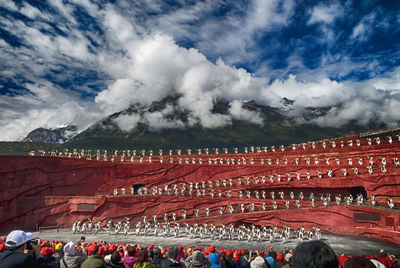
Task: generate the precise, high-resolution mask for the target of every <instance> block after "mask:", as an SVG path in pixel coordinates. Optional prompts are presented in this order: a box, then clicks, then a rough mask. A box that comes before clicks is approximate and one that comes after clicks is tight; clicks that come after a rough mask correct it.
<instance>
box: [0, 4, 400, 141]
mask: <svg viewBox="0 0 400 268" xmlns="http://www.w3.org/2000/svg"><path fill="white" fill-rule="evenodd" d="M399 10H400V8H399V7H398V6H396V5H395V4H393V5H392V6H385V5H384V4H381V5H380V4H378V3H375V2H374V1H371V2H370V3H369V4H367V3H363V4H359V5H357V4H355V3H352V2H351V1H346V2H342V1H333V2H332V3H331V4H329V5H323V4H321V3H320V2H316V3H314V4H313V3H309V4H307V5H304V4H300V3H299V2H297V1H277V0H274V1H221V2H216V1H179V2H176V3H175V4H174V5H166V4H165V2H164V1H156V0H154V1H147V2H145V3H142V4H140V5H139V4H135V3H132V2H130V1H116V2H115V3H113V4H111V3H104V2H103V1H90V0H85V1H83V0H74V1H61V0H54V1H48V2H39V3H38V2H32V3H31V2H30V1H27V2H12V1H6V2H1V3H0V19H1V20H0V30H1V32H2V35H1V36H2V37H1V39H0V51H1V53H0V66H1V68H0V70H1V71H0V81H1V83H0V91H1V95H0V128H1V130H2V131H1V133H0V140H19V139H22V138H23V137H24V136H25V135H26V134H27V133H28V132H30V131H32V130H34V129H36V128H38V127H45V128H57V127H61V126H66V125H68V124H74V125H77V126H78V128H79V129H80V130H83V129H85V128H87V127H88V126H90V125H91V124H93V123H95V122H96V121H97V120H100V119H102V118H104V117H105V116H108V115H110V114H112V113H115V112H119V111H122V110H124V109H126V108H128V107H130V106H131V105H135V104H139V105H142V106H146V105H150V104H151V103H153V102H154V101H160V100H162V99H163V98H165V97H167V96H179V100H178V105H179V109H181V110H182V111H186V112H187V113H188V114H189V120H188V122H187V123H183V122H182V121H180V120H179V119H177V120H171V119H169V118H168V116H167V115H168V114H170V113H173V112H174V111H173V108H172V107H170V106H167V108H166V109H165V111H162V112H160V111H157V112H150V111H148V112H146V113H145V118H146V120H147V122H149V124H150V127H152V128H154V129H159V128H184V127H186V126H190V125H195V124H200V125H202V126H203V127H206V128H215V127H219V126H224V125H226V124H230V123H231V122H232V120H245V121H249V122H252V123H254V124H258V125H262V124H263V120H268V118H262V117H261V116H260V114H259V113H257V111H250V110H247V109H243V107H242V105H243V103H244V102H246V101H249V100H254V101H256V102H257V103H259V104H262V105H268V106H271V107H280V106H281V102H280V101H281V99H282V98H288V99H290V100H294V103H293V107H292V110H291V111H290V112H289V115H290V116H293V117H295V118H298V119H299V122H310V123H316V124H318V125H321V126H341V125H343V124H345V123H346V122H349V121H355V122H357V123H359V124H366V123H368V121H369V120H379V121H383V122H386V123H387V124H395V123H397V122H399V119H400V109H398V107H400V67H399V66H400V53H399V52H400V49H399V46H400V42H398V41H400V30H399V29H400V27H399V26H400V25H399V24H400V16H399V15H398V14H399ZM389 33H390V36H389V35H388V34H389ZM396 41H397V42H396ZM220 99H223V100H227V101H228V102H230V108H229V109H228V112H227V113H226V114H219V113H214V112H213V108H214V104H215V103H216V101H218V100H220ZM318 107H327V108H328V109H329V110H328V112H327V114H326V115H324V116H320V117H318V118H316V119H312V120H311V121H307V120H306V119H304V118H303V113H304V111H305V109H306V108H318ZM174 109H175V108H174ZM115 120H116V123H117V125H118V126H120V128H121V129H122V130H126V131H128V130H130V129H132V128H133V127H135V126H136V124H137V123H138V122H139V116H138V115H137V114H131V115H123V116H121V117H119V118H117V119H115Z"/></svg>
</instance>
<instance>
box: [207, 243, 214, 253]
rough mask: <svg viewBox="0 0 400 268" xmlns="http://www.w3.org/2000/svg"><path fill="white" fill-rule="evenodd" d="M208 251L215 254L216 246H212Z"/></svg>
mask: <svg viewBox="0 0 400 268" xmlns="http://www.w3.org/2000/svg"><path fill="white" fill-rule="evenodd" d="M208 251H210V252H211V253H214V252H215V246H214V245H210V246H209V247H208Z"/></svg>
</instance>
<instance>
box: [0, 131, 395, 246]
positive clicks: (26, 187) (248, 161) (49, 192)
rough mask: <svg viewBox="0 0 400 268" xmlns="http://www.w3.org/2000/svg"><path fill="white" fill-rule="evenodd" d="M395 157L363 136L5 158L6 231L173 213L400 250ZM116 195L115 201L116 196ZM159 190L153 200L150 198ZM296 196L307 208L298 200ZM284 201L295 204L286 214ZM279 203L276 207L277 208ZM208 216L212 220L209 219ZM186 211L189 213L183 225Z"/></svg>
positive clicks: (0, 208)
mask: <svg viewBox="0 0 400 268" xmlns="http://www.w3.org/2000/svg"><path fill="white" fill-rule="evenodd" d="M333 141H334V142H335V146H333ZM358 141H359V145H357V143H358ZM341 144H343V147H342V146H341ZM399 152H400V142H399V141H398V140H393V141H392V142H391V143H390V142H389V140H387V139H382V140H381V142H380V144H379V145H378V144H377V142H376V140H375V139H372V142H371V145H369V144H368V140H367V138H360V137H358V136H352V137H346V138H341V139H337V140H329V141H325V145H324V144H323V142H317V143H315V145H313V144H312V143H307V144H305V145H304V146H303V145H302V144H300V145H295V146H289V147H286V148H284V149H281V148H276V149H275V151H272V150H271V148H269V149H268V151H267V152H265V150H260V152H257V150H255V152H253V153H251V152H250V153H246V154H225V153H224V154H218V155H215V154H207V155H205V154H202V155H197V154H196V155H194V154H192V155H181V156H178V155H172V156H169V155H164V156H163V157H162V163H161V161H160V156H152V157H151V160H150V158H149V156H148V155H147V156H146V155H145V156H143V157H139V156H135V157H133V162H132V161H131V157H130V156H129V157H128V155H125V156H124V158H123V159H122V158H121V153H119V154H118V155H117V157H115V158H114V160H113V161H111V157H110V156H108V158H107V161H104V159H103V157H100V158H99V160H96V156H91V157H88V156H87V155H85V156H84V157H82V156H81V157H78V156H77V155H72V156H71V155H68V154H63V156H0V188H1V189H2V191H1V193H0V232H1V233H5V232H7V231H9V230H11V229H15V228H23V229H26V230H33V229H35V228H36V227H37V226H55V225H59V226H61V227H65V228H70V227H71V226H72V223H73V222H74V221H76V220H78V219H80V220H86V219H88V218H92V219H93V220H94V221H97V220H104V221H105V220H106V219H109V218H111V219H113V220H122V219H123V218H124V217H129V218H130V219H131V221H132V222H133V223H134V222H137V221H139V220H142V218H143V216H144V215H146V216H147V219H149V220H151V219H152V217H153V215H157V218H158V220H159V221H161V222H162V221H163V214H164V213H167V215H168V217H169V221H171V222H172V213H173V212H175V213H176V216H177V219H176V220H177V221H179V222H181V223H185V222H187V223H189V224H194V223H209V224H216V225H219V224H235V225H236V226H238V225H241V224H246V225H251V224H255V225H260V226H261V225H267V226H271V225H276V226H291V227H293V228H297V227H299V226H300V225H303V226H305V227H306V228H312V227H315V226H320V227H321V229H322V230H323V231H328V232H333V233H340V234H352V235H362V236H367V237H373V238H378V239H381V240H386V241H390V242H395V243H397V244H400V235H399V230H400V213H399V210H398V207H399V205H400V168H399V166H398V164H397V162H396V161H397V160H396V159H397V158H400V153H399ZM371 157H372V159H371ZM140 159H141V160H140ZM199 159H201V163H200V161H199ZM239 160H240V163H239ZM370 161H372V162H370ZM338 162H339V164H338ZM344 170H346V171H345V173H346V175H344V173H343V172H344ZM307 174H309V176H308V175H307ZM271 176H272V177H271ZM239 179H240V182H239ZM217 180H218V185H219V186H217ZM224 180H225V181H224ZM202 182H204V187H203V183H202ZM210 182H212V188H211V187H210ZM183 183H185V190H184V191H183V194H182V190H183V188H182V187H183V186H182V184H183ZM191 183H192V187H193V189H192V193H191V195H190V194H189V187H190V184H191ZM196 183H197V188H196ZM131 187H133V188H134V189H135V191H136V190H137V189H138V188H139V187H145V188H146V189H147V194H142V195H140V194H137V192H136V193H135V194H134V195H132V194H131ZM174 187H176V188H177V192H178V193H177V195H176V193H175V191H174ZM122 188H125V189H126V193H125V195H122V194H121V189H122ZM114 189H117V191H118V194H117V195H113V190H114ZM142 189H143V188H142ZM153 189H155V191H157V194H155V195H153V193H152V191H153ZM160 189H161V195H160V194H159V193H160ZM167 189H170V192H169V193H168V190H167ZM211 189H212V190H214V197H212V196H211V194H210V190H211ZM197 190H198V191H197ZM203 190H204V191H203ZM219 191H221V193H220V194H219ZM227 191H230V193H231V197H229V193H228V192H227ZM240 191H241V192H242V196H241V197H240ZM263 191H264V192H265V196H264V197H263V196H262V192H263ZM272 191H273V192H274V193H275V200H273V199H272V197H271V192H272ZM280 191H283V195H284V198H283V199H281V197H280V196H279V194H278V193H279V192H280ZM256 192H257V193H258V196H257V194H256ZM290 192H293V196H294V197H293V198H292V197H291V196H290ZM300 192H301V193H303V195H304V199H303V200H301V199H300V198H299V194H300ZM310 193H313V194H314V196H315V206H316V207H315V208H313V207H312V206H311V202H310V200H309V195H310ZM328 193H329V194H330V195H331V202H330V204H329V205H328V206H327V207H325V206H324V205H323V202H322V201H321V199H320V195H323V196H326V195H327V194H328ZM248 194H249V196H248ZM339 194H340V195H341V198H342V199H341V203H340V205H337V204H336V203H335V196H337V195H339ZM350 194H352V195H353V196H354V198H355V197H356V195H357V194H362V195H363V197H364V203H363V204H361V205H360V206H358V205H357V204H355V201H353V203H352V204H351V205H350V206H345V204H344V202H343V198H344V197H345V196H348V195H350ZM219 195H220V196H219ZM371 196H375V198H376V200H377V201H378V205H377V206H374V207H373V206H371V205H370V200H369V199H368V201H365V199H367V198H370V197H371ZM388 197H390V198H392V199H393V201H394V203H395V207H394V208H393V209H389V208H388V205H387V198H388ZM285 200H288V201H289V209H287V208H286V205H285ZM295 200H299V202H300V208H297V207H296V206H295ZM273 201H275V202H276V203H277V209H276V210H275V209H274V208H273V206H272V202H273ZM262 203H265V207H264V208H263V204H262ZM241 204H243V205H244V212H242V211H241V209H240V205H241ZM251 204H253V205H254V211H251V206H252V205H251ZM230 205H231V206H232V208H233V211H232V213H231V212H230V211H229V209H228V207H229V206H230ZM220 207H221V209H222V215H221V214H220ZM206 208H208V209H209V211H210V215H209V217H207V216H206V215H205V209H206ZM196 209H198V210H199V215H198V217H196V215H195V212H194V211H195V210H196ZM264 209H265V210H264ZM182 210H185V211H186V212H187V217H186V219H185V220H184V219H182ZM357 215H358V216H357ZM360 215H361V216H360ZM360 217H361V218H360ZM104 225H105V222H103V226H104Z"/></svg>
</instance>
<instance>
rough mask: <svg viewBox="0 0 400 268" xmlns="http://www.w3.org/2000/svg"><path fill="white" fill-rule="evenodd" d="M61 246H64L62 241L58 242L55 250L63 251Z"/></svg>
mask: <svg viewBox="0 0 400 268" xmlns="http://www.w3.org/2000/svg"><path fill="white" fill-rule="evenodd" d="M61 248H62V244H61V243H58V244H57V245H56V246H55V247H54V250H55V251H61Z"/></svg>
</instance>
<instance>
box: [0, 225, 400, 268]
mask: <svg viewBox="0 0 400 268" xmlns="http://www.w3.org/2000/svg"><path fill="white" fill-rule="evenodd" d="M19 267H29V268H35V267H41V268H53V267H54V268H78V267H81V268H95V267H107V268H108V267H121V268H269V267H270V268H282V267H294V268H307V267H313V268H314V267H315V268H317V267H324V268H325V267H326V268H331V267H332V268H339V267H342V268H353V267H371V268H374V267H378V268H381V267H382V268H385V267H387V268H399V267H400V260H399V259H397V258H395V256H393V255H388V254H387V253H385V252H384V251H383V250H381V251H379V252H378V253H377V254H376V255H371V256H350V255H344V254H339V255H338V254H336V253H335V252H334V251H333V250H332V249H331V247H330V246H329V245H327V244H326V243H324V242H322V241H320V240H316V241H307V242H303V243H301V244H299V245H298V246H297V247H296V248H295V249H289V248H286V249H285V250H284V251H283V252H275V251H274V249H273V247H272V246H270V247H269V248H267V249H266V250H265V251H264V250H262V251H247V250H240V249H216V247H215V246H214V245H210V246H208V247H206V248H200V247H187V248H183V247H178V246H171V247H168V248H165V247H161V246H160V247H157V246H154V245H150V246H148V247H145V246H140V245H134V244H120V245H116V244H110V243H107V242H104V241H97V242H91V243H86V242H85V237H82V238H81V240H80V241H77V242H75V243H74V242H72V241H69V242H63V241H41V240H40V239H38V238H34V237H33V235H32V234H31V233H26V232H24V231H21V230H15V231H12V232H11V233H9V234H8V236H7V237H2V238H1V239H0V268H19Z"/></svg>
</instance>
